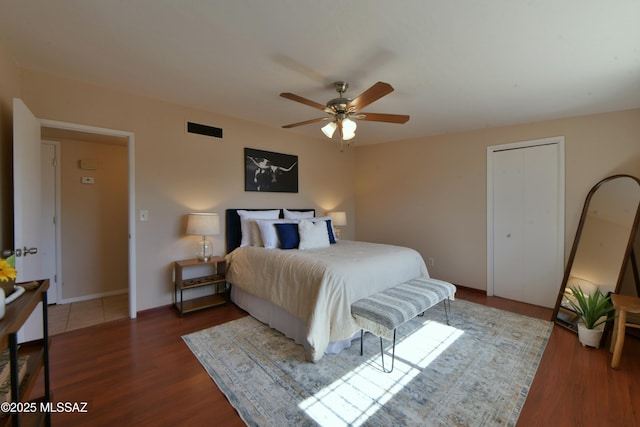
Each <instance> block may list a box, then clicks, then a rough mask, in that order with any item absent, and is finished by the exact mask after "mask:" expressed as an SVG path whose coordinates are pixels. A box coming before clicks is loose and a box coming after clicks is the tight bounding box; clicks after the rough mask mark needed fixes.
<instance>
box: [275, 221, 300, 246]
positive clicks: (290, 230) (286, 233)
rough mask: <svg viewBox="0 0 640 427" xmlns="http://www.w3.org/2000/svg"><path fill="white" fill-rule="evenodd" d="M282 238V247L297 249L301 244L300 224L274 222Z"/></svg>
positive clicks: (279, 237)
mask: <svg viewBox="0 0 640 427" xmlns="http://www.w3.org/2000/svg"><path fill="white" fill-rule="evenodd" d="M273 225H274V226H275V227H276V233H278V239H279V240H280V249H297V248H298V245H300V233H299V232H298V224H288V223H284V224H277V223H276V224H273Z"/></svg>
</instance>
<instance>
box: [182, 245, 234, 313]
mask: <svg viewBox="0 0 640 427" xmlns="http://www.w3.org/2000/svg"><path fill="white" fill-rule="evenodd" d="M202 266H207V267H209V268H210V269H211V270H212V271H211V272H212V274H210V275H206V276H198V277H192V278H188V279H185V278H184V270H185V269H187V268H189V267H202ZM226 270H227V261H226V260H225V259H224V258H223V257H219V256H217V257H211V258H210V259H209V260H208V261H199V260H197V259H195V258H193V259H186V260H183V261H176V262H175V263H174V274H175V279H174V297H175V306H176V308H177V309H178V311H179V312H180V316H182V315H184V313H189V312H192V311H196V310H202V309H205V308H209V307H215V306H217V305H222V304H225V303H226V302H227V280H226V277H225V273H226ZM204 286H212V287H213V290H214V291H213V294H211V295H205V296H202V297H198V298H193V299H189V300H186V301H185V300H184V295H183V292H184V291H185V290H187V289H195V288H200V287H204ZM220 287H222V291H221V290H220Z"/></svg>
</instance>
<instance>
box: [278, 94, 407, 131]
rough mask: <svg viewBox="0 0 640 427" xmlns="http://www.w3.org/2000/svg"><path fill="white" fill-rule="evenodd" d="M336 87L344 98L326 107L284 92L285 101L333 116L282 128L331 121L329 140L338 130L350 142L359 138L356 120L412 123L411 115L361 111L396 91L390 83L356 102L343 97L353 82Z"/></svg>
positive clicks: (328, 128) (328, 124)
mask: <svg viewBox="0 0 640 427" xmlns="http://www.w3.org/2000/svg"><path fill="white" fill-rule="evenodd" d="M334 86H335V88H336V91H337V92H338V93H339V94H340V96H339V97H338V98H334V99H332V100H330V101H329V102H327V104H326V105H322V104H320V103H318V102H315V101H311V100H309V99H306V98H303V97H301V96H299V95H295V94H293V93H289V92H285V93H281V94H280V96H281V97H283V98H287V99H290V100H292V101H296V102H300V103H301V104H305V105H308V106H309V107H313V108H317V109H318V110H322V111H324V112H326V113H328V114H329V116H328V117H319V118H317V119H311V120H305V121H304V122H298V123H292V124H290V125H284V126H282V127H283V128H285V129H289V128H293V127H297V126H304V125H308V124H311V123H318V122H323V121H329V123H327V124H326V125H325V126H323V127H322V132H323V133H324V134H325V135H326V136H327V137H328V138H332V137H333V134H334V133H335V131H336V129H337V130H338V132H339V135H340V140H341V141H349V140H350V139H353V137H355V135H356V133H355V132H356V127H357V125H356V122H355V121H354V119H356V120H365V121H372V122H385V123H406V122H407V121H408V120H409V116H407V115H403V114H380V113H365V112H361V110H362V109H363V108H364V107H366V106H367V105H369V104H371V103H373V102H375V101H377V100H378V99H380V98H382V97H383V96H385V95H388V94H390V93H391V92H393V87H392V86H391V85H390V84H389V83H384V82H378V83H376V84H374V85H373V86H371V87H370V88H369V89H367V90H365V91H364V92H362V93H361V94H360V95H359V96H357V97H356V98H354V99H351V98H345V97H344V96H343V94H344V93H345V92H346V91H347V89H348V88H349V83H347V82H342V81H341V82H335V83H334Z"/></svg>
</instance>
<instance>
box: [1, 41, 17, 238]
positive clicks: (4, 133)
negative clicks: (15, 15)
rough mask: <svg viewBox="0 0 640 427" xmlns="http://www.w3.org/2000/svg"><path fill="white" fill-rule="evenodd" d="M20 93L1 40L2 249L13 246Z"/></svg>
mask: <svg viewBox="0 0 640 427" xmlns="http://www.w3.org/2000/svg"><path fill="white" fill-rule="evenodd" d="M18 96H20V73H19V70H18V66H17V65H16V63H15V61H14V60H13V57H12V56H11V54H10V53H9V51H8V50H6V49H5V47H4V45H3V44H2V43H0V250H2V249H10V248H12V247H13V202H12V201H13V178H12V176H13V175H12V174H13V172H12V167H11V165H12V157H13V149H12V144H13V137H12V134H13V124H12V121H13V98H14V97H18Z"/></svg>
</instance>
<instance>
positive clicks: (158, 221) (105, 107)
mask: <svg viewBox="0 0 640 427" xmlns="http://www.w3.org/2000/svg"><path fill="white" fill-rule="evenodd" d="M21 83H22V98H23V100H24V101H25V103H26V104H27V105H28V106H29V108H30V109H31V110H32V111H33V113H34V114H35V115H36V117H39V118H46V119H51V120H59V121H65V122H72V123H79V124H83V125H92V126H98V127H104V128H111V129H118V130H123V131H130V132H133V133H134V134H135V194H136V206H135V209H136V212H137V211H138V210H140V209H146V210H148V211H149V221H148V222H139V221H137V222H136V245H137V247H136V257H137V263H136V268H137V276H136V279H137V298H138V307H137V308H138V310H144V309H147V308H151V307H157V306H160V305H165V304H170V303H171V302H172V284H171V283H172V282H171V265H172V264H171V263H172V262H173V261H174V260H179V259H184V258H191V257H192V253H193V245H192V243H193V240H192V238H191V237H188V236H185V235H184V232H185V220H186V214H188V213H189V212H192V211H213V212H218V213H219V214H220V215H221V216H222V217H223V216H224V215H223V214H224V209H225V208H231V207H248V208H252V207H265V206H267V207H291V208H296V207H313V208H316V209H317V210H318V211H319V212H324V211H328V210H332V209H336V208H339V209H340V210H345V211H347V214H348V215H349V217H350V218H353V217H354V216H353V215H354V212H355V211H354V204H353V200H354V193H353V191H354V190H353V182H354V176H353V167H352V164H353V161H354V151H353V150H346V151H345V152H344V153H341V152H340V151H339V149H338V148H337V147H336V145H335V143H333V144H332V143H330V142H328V141H327V140H326V139H322V138H318V139H314V138H304V137H300V136H299V135H296V134H295V133H292V132H290V131H287V130H284V129H281V128H279V127H277V124H274V127H266V126H261V125H257V124H254V123H250V122H247V121H243V120H240V119H237V118H231V117H227V116H223V115H219V114H213V113H209V112H206V111H201V110H196V109H191V108H185V107H182V106H178V105H174V104H170V103H166V102H162V101H158V100H153V99H148V98H144V97H141V96H136V95H133V94H126V93H122V92H118V91H115V90H109V89H104V88H100V87H96V86H91V85H87V84H83V83H80V82H77V81H71V80H66V79H62V78H58V77H55V76H51V75H47V74H43V73H38V72H33V71H30V70H22V74H21ZM275 97H277V94H274V99H275ZM187 120H190V121H196V122H199V123H204V124H208V125H212V126H217V127H221V128H223V129H224V138H223V139H216V138H209V137H204V136H200V135H193V134H186V133H185V122H186V121H187ZM245 147H250V148H257V149H263V150H268V151H275V152H279V153H286V154H293V155H297V156H298V157H299V158H298V160H299V193H297V194H291V193H256V192H245V191H244V161H243V149H244V148H245ZM343 233H344V236H345V237H346V238H353V236H354V231H353V226H352V225H351V224H350V225H349V226H347V227H344V229H343ZM63 238H64V236H63ZM211 240H212V242H213V244H214V252H215V253H218V254H223V252H224V238H223V236H217V237H213V238H212V239H211ZM64 274H65V275H66V274H67V271H66V269H65V271H64Z"/></svg>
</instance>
